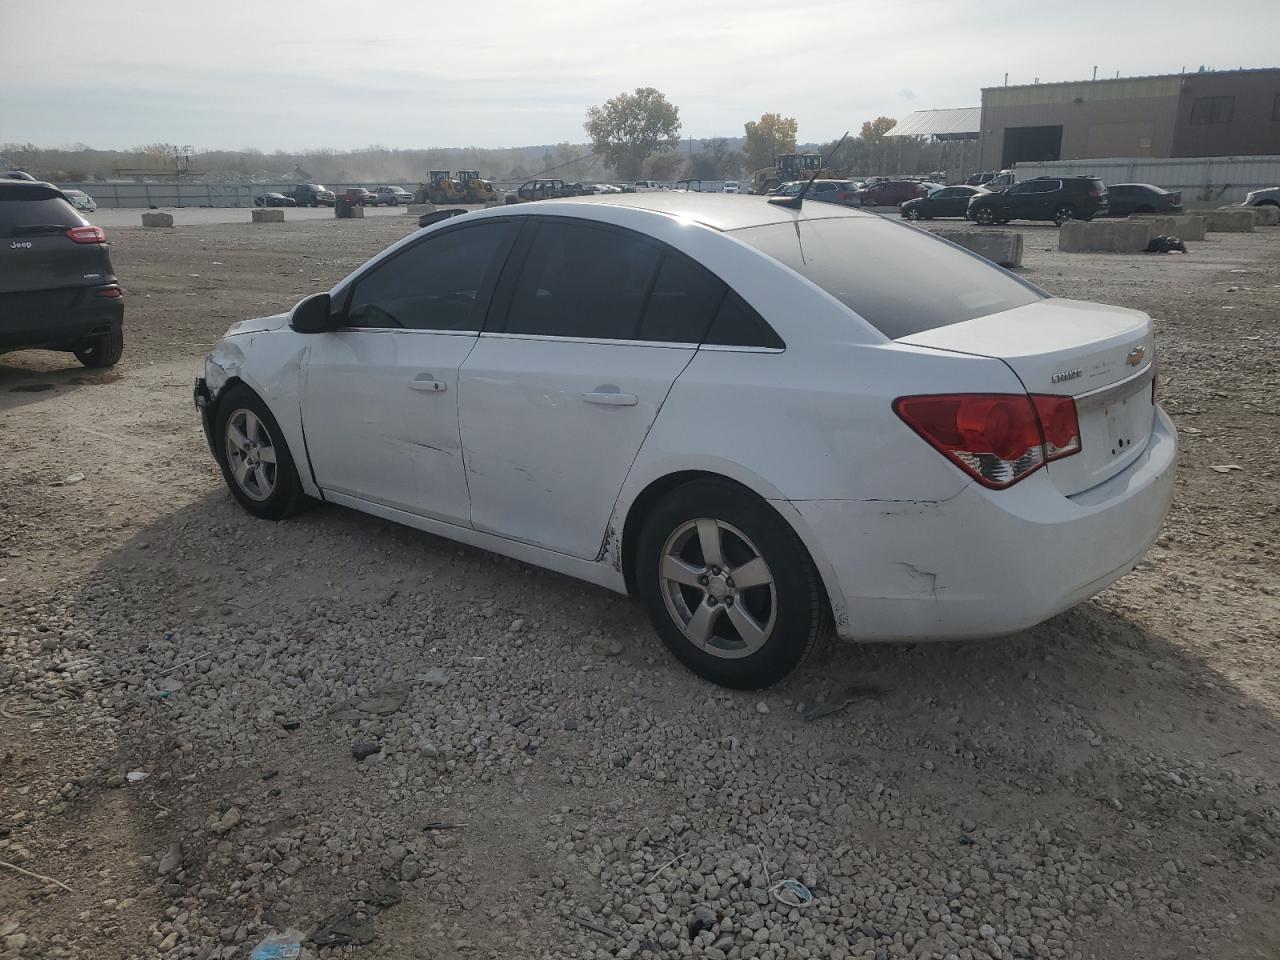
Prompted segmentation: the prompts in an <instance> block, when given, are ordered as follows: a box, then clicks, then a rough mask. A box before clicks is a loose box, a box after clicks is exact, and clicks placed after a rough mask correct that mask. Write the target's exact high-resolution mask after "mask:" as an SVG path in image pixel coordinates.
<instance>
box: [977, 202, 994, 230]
mask: <svg viewBox="0 0 1280 960" xmlns="http://www.w3.org/2000/svg"><path fill="white" fill-rule="evenodd" d="M973 219H974V220H976V221H978V223H979V224H981V225H982V226H984V227H989V226H991V225H992V224H993V223H995V222H996V214H995V211H994V210H992V209H991V208H990V207H979V208H978V210H977V211H976V212H975V213H974V215H973Z"/></svg>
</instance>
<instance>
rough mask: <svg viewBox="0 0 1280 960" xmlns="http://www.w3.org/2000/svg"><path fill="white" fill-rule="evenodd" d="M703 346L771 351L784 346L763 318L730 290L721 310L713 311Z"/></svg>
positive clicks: (721, 305)
mask: <svg viewBox="0 0 1280 960" xmlns="http://www.w3.org/2000/svg"><path fill="white" fill-rule="evenodd" d="M706 343H707V345H708V346H711V345H716V346H724V347H769V348H770V349H773V350H781V349H783V348H784V347H785V346H786V344H785V343H783V342H782V338H781V337H779V336H778V335H777V334H776V333H774V331H773V328H772V327H770V326H769V324H767V323H766V322H765V320H764V317H762V316H760V314H758V313H756V312H755V311H754V310H752V309H751V307H750V306H748V305H747V302H746V301H745V300H743V299H742V298H741V297H740V296H738V295H737V294H736V293H734V292H733V291H732V290H730V291H729V292H728V293H726V294H725V297H724V299H723V300H722V301H721V303H720V309H719V310H718V311H716V318H715V320H713V321H712V323H711V329H710V330H708V331H707V339H706Z"/></svg>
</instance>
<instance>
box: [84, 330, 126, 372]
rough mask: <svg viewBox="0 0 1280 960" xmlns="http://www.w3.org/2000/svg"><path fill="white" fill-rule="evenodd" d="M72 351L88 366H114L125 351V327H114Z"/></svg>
mask: <svg viewBox="0 0 1280 960" xmlns="http://www.w3.org/2000/svg"><path fill="white" fill-rule="evenodd" d="M72 353H74V354H75V355H76V359H77V360H79V361H80V362H81V363H83V364H84V365H85V366H86V367H93V368H95V369H96V368H101V367H114V366H115V365H116V364H117V363H119V362H120V357H121V355H122V354H123V353H124V328H123V327H119V326H116V327H112V328H111V329H110V330H108V331H107V332H106V333H100V334H98V336H96V337H93V338H92V339H91V340H88V341H86V342H85V343H84V344H83V345H82V346H79V347H76V348H75V349H74V350H73V351H72Z"/></svg>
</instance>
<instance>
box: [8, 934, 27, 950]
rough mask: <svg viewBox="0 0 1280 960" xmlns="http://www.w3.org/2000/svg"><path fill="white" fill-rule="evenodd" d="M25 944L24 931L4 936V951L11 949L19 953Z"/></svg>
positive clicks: (25, 936)
mask: <svg viewBox="0 0 1280 960" xmlns="http://www.w3.org/2000/svg"><path fill="white" fill-rule="evenodd" d="M26 946H27V935H26V934H25V933H11V934H9V935H8V936H7V937H5V938H4V948H5V952H6V953H7V952H9V951H13V953H15V954H16V953H20V952H21V951H22V950H24V949H25V948H26Z"/></svg>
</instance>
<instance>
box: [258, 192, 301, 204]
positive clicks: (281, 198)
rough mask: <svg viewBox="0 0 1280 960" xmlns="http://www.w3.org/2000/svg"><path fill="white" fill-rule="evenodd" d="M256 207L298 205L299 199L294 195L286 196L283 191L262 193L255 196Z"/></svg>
mask: <svg viewBox="0 0 1280 960" xmlns="http://www.w3.org/2000/svg"><path fill="white" fill-rule="evenodd" d="M253 205H254V206H255V207H296V206H297V205H298V203H297V201H296V200H294V199H293V197H286V196H285V195H284V194H283V193H260V194H258V195H257V196H256V197H254V198H253Z"/></svg>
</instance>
